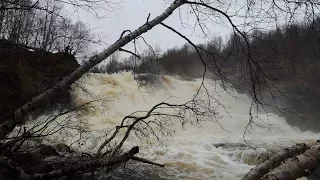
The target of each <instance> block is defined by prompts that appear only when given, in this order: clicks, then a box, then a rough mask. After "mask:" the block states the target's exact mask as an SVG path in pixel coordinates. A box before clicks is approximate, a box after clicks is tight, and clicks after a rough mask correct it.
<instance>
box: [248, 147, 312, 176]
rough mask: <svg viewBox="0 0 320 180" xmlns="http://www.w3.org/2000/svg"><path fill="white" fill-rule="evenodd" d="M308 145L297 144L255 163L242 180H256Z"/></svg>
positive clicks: (299, 152) (301, 151)
mask: <svg viewBox="0 0 320 180" xmlns="http://www.w3.org/2000/svg"><path fill="white" fill-rule="evenodd" d="M306 149H308V146H307V145H306V144H304V143H303V144H297V145H296V146H293V147H290V148H286V149H284V150H283V151H281V152H279V153H277V154H275V155H274V156H272V157H271V158H270V159H268V160H266V161H265V162H263V163H261V164H259V165H257V166H256V167H254V168H252V169H251V170H250V171H249V172H248V173H247V174H246V175H245V176H244V177H243V178H242V180H257V179H259V178H261V177H262V176H264V175H265V174H267V173H268V172H270V171H271V170H273V169H274V168H276V167H278V166H279V165H280V164H281V162H282V161H284V160H285V159H287V158H290V157H293V156H295V155H297V154H301V153H303V152H304V151H305V150H306Z"/></svg>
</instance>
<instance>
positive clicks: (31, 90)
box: [0, 40, 79, 122]
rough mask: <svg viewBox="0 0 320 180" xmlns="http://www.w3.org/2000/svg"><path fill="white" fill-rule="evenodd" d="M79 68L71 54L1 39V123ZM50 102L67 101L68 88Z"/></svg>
mask: <svg viewBox="0 0 320 180" xmlns="http://www.w3.org/2000/svg"><path fill="white" fill-rule="evenodd" d="M78 67H79V64H78V63H77V61H76V59H75V57H74V56H71V55H66V54H64V53H55V54H53V53H49V52H43V51H37V50H36V51H30V50H28V49H26V48H25V47H21V46H18V45H15V44H11V43H10V42H8V41H6V40H0V122H1V120H2V119H5V118H6V117H7V116H9V115H11V114H12V113H13V112H14V111H15V110H16V109H17V108H19V107H20V106H21V105H23V104H25V103H26V102H28V101H30V100H31V99H32V98H33V97H35V96H37V95H38V94H40V93H42V92H44V91H45V90H47V89H48V88H50V87H52V86H53V85H54V84H56V83H57V82H59V81H61V80H62V79H63V78H64V77H66V76H68V75H69V74H70V73H71V72H72V71H74V70H75V69H76V68H78ZM59 97H60V98H55V100H54V101H52V102H51V103H53V102H57V100H58V101H60V102H62V103H64V102H66V100H68V98H69V93H68V90H66V91H65V92H61V94H60V95H59Z"/></svg>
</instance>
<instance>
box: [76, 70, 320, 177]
mask: <svg viewBox="0 0 320 180" xmlns="http://www.w3.org/2000/svg"><path fill="white" fill-rule="evenodd" d="M156 83H160V84H161V85H155V84H154V85H145V86H142V87H140V88H139V87H138V85H137V82H136V81H135V80H134V78H133V76H132V74H130V73H122V74H121V73H119V74H113V75H107V74H90V75H88V76H86V77H84V78H82V80H81V84H82V86H83V87H84V88H85V89H86V90H87V91H89V92H90V93H91V96H89V95H88V94H87V92H84V91H83V88H79V87H77V86H74V87H73V88H72V91H71V92H72V95H73V103H74V104H75V105H80V104H82V103H84V102H87V101H89V100H90V99H92V97H107V98H109V101H104V102H103V103H101V102H99V103H96V104H95V108H91V109H88V110H87V111H85V112H82V113H83V114H82V115H84V114H85V115H86V119H87V121H88V123H89V124H91V125H92V127H91V129H93V130H104V129H108V128H111V127H114V126H116V125H119V123H120V122H121V119H122V118H123V117H124V116H126V115H129V114H131V113H132V112H134V111H138V110H149V109H150V108H151V107H152V106H153V105H155V104H157V103H159V102H162V101H165V100H167V101H169V102H171V103H183V102H186V101H188V100H190V99H191V98H192V97H193V96H194V94H195V93H196V92H197V90H198V88H199V86H200V84H201V79H196V80H194V81H187V80H182V79H179V78H177V77H172V76H161V77H159V79H158V81H157V82H156ZM205 87H206V88H207V89H208V91H209V92H210V93H211V94H212V95H213V96H214V97H215V98H216V99H217V100H219V102H220V103H221V104H223V105H225V107H226V108H223V107H222V106H219V107H218V108H217V109H216V111H217V112H218V113H219V117H220V119H219V123H220V125H219V124H218V123H217V122H216V121H209V122H204V123H201V125H200V127H199V126H194V125H186V126H185V128H184V129H183V130H182V128H181V126H179V125H178V124H179V123H178V122H177V123H173V125H172V126H171V127H170V128H174V129H175V130H176V133H175V134H174V135H173V137H172V138H167V139H166V140H165V143H164V144H163V145H162V146H159V144H158V143H156V142H155V143H154V144H146V143H145V141H139V140H137V139H135V138H133V139H132V140H130V141H129V142H128V144H127V145H128V146H132V145H138V146H140V147H141V152H140V153H139V155H140V156H142V157H144V158H146V159H149V160H152V161H155V162H158V163H163V164H164V165H165V166H166V167H165V168H164V169H161V168H156V167H151V166H142V167H140V168H142V169H143V167H144V168H145V169H143V170H144V171H147V170H151V174H152V175H153V177H154V178H155V177H158V178H164V179H219V180H220V179H222V180H223V179H241V177H242V176H243V175H244V174H245V173H246V172H248V171H249V170H250V168H252V167H253V166H254V165H255V164H256V163H257V162H259V161H261V160H263V158H265V155H264V154H265V153H266V152H268V150H275V149H279V148H281V147H285V146H290V145H293V144H294V143H298V142H306V141H312V140H314V139H316V138H317V136H318V137H319V134H314V133H312V132H301V131H300V130H298V129H297V128H294V127H291V126H289V125H288V124H287V123H286V122H285V120H284V119H283V118H281V117H279V116H277V115H275V114H259V117H260V119H261V120H257V124H258V125H257V126H253V127H252V129H250V132H249V133H247V134H246V136H245V137H246V139H247V140H248V142H249V144H250V145H251V146H255V147H258V148H257V149H256V151H255V150H253V149H252V148H250V147H248V146H245V145H244V141H243V132H244V130H245V127H246V125H247V123H248V121H249V114H248V112H249V106H250V103H251V99H250V98H249V97H248V96H247V95H244V94H238V93H237V92H234V91H225V90H224V89H223V88H221V87H220V86H219V83H218V82H214V81H212V80H206V81H205ZM170 97H171V98H170ZM168 98H169V99H168ZM203 98H207V97H206V96H203ZM212 103H213V104H214V103H216V101H213V102H212ZM102 105H103V106H102ZM217 143H227V145H228V146H227V147H226V146H224V147H215V146H214V145H215V144H217Z"/></svg>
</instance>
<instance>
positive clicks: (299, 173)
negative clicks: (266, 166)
mask: <svg viewBox="0 0 320 180" xmlns="http://www.w3.org/2000/svg"><path fill="white" fill-rule="evenodd" d="M319 165H320V145H315V146H312V147H311V148H310V149H309V150H307V151H306V152H305V153H303V154H300V155H298V156H296V157H293V158H290V159H288V160H287V161H285V162H284V163H282V164H281V165H280V166H278V167H276V168H275V169H273V170H272V171H271V172H269V173H268V174H266V175H264V176H263V177H262V178H261V180H296V179H297V178H300V177H303V176H309V175H310V174H311V173H312V172H313V171H314V170H315V169H316V168H318V167H319Z"/></svg>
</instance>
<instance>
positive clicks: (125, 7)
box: [72, 0, 230, 52]
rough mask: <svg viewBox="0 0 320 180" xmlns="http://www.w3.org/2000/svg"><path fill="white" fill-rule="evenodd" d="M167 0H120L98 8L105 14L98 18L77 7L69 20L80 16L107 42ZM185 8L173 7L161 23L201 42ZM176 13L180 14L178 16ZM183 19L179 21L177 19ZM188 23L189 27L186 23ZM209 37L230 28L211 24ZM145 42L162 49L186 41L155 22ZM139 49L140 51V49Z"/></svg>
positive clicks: (159, 9)
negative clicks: (107, 7)
mask: <svg viewBox="0 0 320 180" xmlns="http://www.w3.org/2000/svg"><path fill="white" fill-rule="evenodd" d="M170 2H171V1H169V2H165V1H162V0H123V1H122V2H120V3H119V6H115V9H114V10H113V11H112V12H110V13H105V12H100V13H105V14H108V15H107V17H105V18H102V19H99V18H97V17H96V16H95V15H93V14H92V13H89V12H85V11H78V12H77V13H73V15H72V19H73V20H75V21H76V20H81V21H82V22H84V23H86V24H88V25H89V26H90V28H93V29H95V30H94V31H95V32H96V33H99V34H100V35H102V36H103V37H104V42H105V43H107V44H108V45H111V44H112V43H113V42H115V41H116V40H117V39H118V38H119V36H120V34H121V33H122V31H123V30H127V29H128V30H135V29H136V28H138V27H139V26H141V25H142V24H143V23H145V21H146V18H147V16H148V14H149V13H151V17H150V19H152V18H154V17H155V16H157V15H159V14H161V13H162V12H163V11H164V10H165V9H166V8H167V7H168V6H169V4H170ZM186 11H187V9H186V8H181V9H180V12H179V11H175V12H174V14H172V15H171V16H170V17H169V18H168V19H167V20H165V23H166V24H168V25H170V26H172V27H174V28H175V29H176V30H179V32H181V33H183V34H184V35H186V36H187V37H188V38H190V39H191V40H193V41H194V42H195V43H203V42H205V41H206V40H208V39H205V38H204V37H203V35H202V34H201V32H200V31H199V29H196V30H194V29H193V26H192V25H193V24H194V21H195V19H194V17H193V16H190V15H189V16H188V15H187V13H186ZM179 14H180V15H181V16H182V18H181V16H179ZM181 19H182V20H183V24H184V25H183V24H182V23H181ZM187 25H190V26H191V27H188V26H187ZM210 31H211V33H213V34H211V37H213V36H218V35H220V36H222V37H225V36H226V35H227V34H228V33H229V32H230V30H229V29H228V28H221V27H220V26H215V27H212V29H210ZM143 37H145V39H146V40H147V42H148V43H149V44H150V45H152V46H154V47H155V46H159V47H160V48H161V50H163V51H165V50H166V49H167V48H172V47H175V46H181V45H183V44H184V43H186V41H185V40H184V39H182V38H181V37H179V36H178V35H176V34H174V33H172V32H170V31H169V30H167V29H165V28H163V27H162V26H157V27H155V28H153V29H152V30H150V31H149V32H147V33H145V34H144V35H143ZM139 44H140V45H141V49H145V48H146V46H144V45H143V42H142V41H140V43H139ZM106 47H107V45H105V46H103V47H102V46H99V47H97V50H99V51H100V50H102V49H103V48H106ZM125 48H127V49H130V50H133V45H132V43H130V45H127V46H126V47H125ZM141 49H140V50H141ZM140 52H141V51H140Z"/></svg>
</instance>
